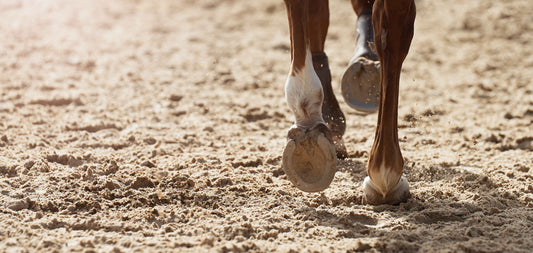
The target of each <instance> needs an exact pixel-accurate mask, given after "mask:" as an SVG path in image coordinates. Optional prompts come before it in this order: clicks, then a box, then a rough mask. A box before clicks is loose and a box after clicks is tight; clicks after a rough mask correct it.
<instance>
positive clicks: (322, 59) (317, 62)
mask: <svg viewBox="0 0 533 253" xmlns="http://www.w3.org/2000/svg"><path fill="white" fill-rule="evenodd" d="M328 4H329V3H328V0H310V1H309V19H308V23H307V26H308V31H309V46H310V49H311V53H312V59H313V68H314V69H315V72H316V74H317V75H318V78H319V79H320V83H321V84H322V91H323V92H324V102H323V104H322V117H323V118H324V121H325V122H326V125H327V126H328V127H329V129H331V133H332V137H333V142H334V144H335V150H336V153H337V157H338V158H346V157H347V155H348V154H347V153H346V148H345V146H344V142H343V140H342V136H343V135H344V132H345V131H346V119H345V117H344V114H343V113H342V111H341V109H340V107H339V103H338V102H337V98H335V94H334V92H333V89H332V87H331V73H330V70H329V64H328V57H327V55H326V53H325V52H324V44H325V42H326V35H327V33H328V26H329V6H328Z"/></svg>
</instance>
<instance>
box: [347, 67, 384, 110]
mask: <svg viewBox="0 0 533 253" xmlns="http://www.w3.org/2000/svg"><path fill="white" fill-rule="evenodd" d="M379 71H380V67H379V62H378V61H373V60H369V59H367V58H365V57H359V58H357V60H355V61H354V62H353V63H352V64H350V66H349V67H348V69H346V72H344V75H343V76H342V81H341V88H342V96H343V97H344V101H346V103H347V104H348V105H349V106H350V107H352V108H354V109H356V110H358V111H360V112H364V113H372V112H375V111H376V110H377V109H378V105H379V78H380V72H379Z"/></svg>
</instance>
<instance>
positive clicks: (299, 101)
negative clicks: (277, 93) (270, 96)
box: [285, 49, 324, 128]
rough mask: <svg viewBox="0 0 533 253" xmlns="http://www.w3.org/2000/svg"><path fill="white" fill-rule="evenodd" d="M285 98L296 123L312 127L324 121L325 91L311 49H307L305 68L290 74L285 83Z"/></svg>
mask: <svg viewBox="0 0 533 253" xmlns="http://www.w3.org/2000/svg"><path fill="white" fill-rule="evenodd" d="M285 98H286V99H287V104H288V105H289V108H290V109H291V111H292V112H293V113H294V117H295V121H296V125H297V126H299V127H303V128H311V127H314V126H316V125H317V124H319V123H324V119H323V118H322V101H323V100H324V93H323V91H322V85H321V83H320V79H318V76H317V74H316V72H315V69H314V68H313V60H312V58H311V51H310V50H309V49H307V52H306V57H305V65H304V66H303V68H302V69H301V70H300V71H298V72H296V73H294V75H292V73H291V75H289V78H288V79H287V82H286V83H285Z"/></svg>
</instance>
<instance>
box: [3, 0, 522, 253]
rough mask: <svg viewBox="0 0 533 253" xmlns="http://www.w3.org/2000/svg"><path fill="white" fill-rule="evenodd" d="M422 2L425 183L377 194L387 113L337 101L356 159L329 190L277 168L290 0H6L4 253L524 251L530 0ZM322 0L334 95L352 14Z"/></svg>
mask: <svg viewBox="0 0 533 253" xmlns="http://www.w3.org/2000/svg"><path fill="white" fill-rule="evenodd" d="M417 3H418V16H417V20H416V31H415V38H414V40H413V44H412V47H411V51H410V54H409V56H408V58H407V59H406V62H405V64H404V69H403V72H402V73H403V74H402V82H401V86H400V87H401V88H400V90H401V91H400V93H401V95H400V110H399V125H400V129H399V137H400V139H401V143H400V145H401V148H402V150H403V154H404V157H405V159H406V167H405V175H406V177H407V178H408V180H409V182H410V185H411V192H412V194H413V197H412V198H411V199H410V200H409V201H408V202H407V203H404V204H401V205H399V206H388V205H382V206H367V205H362V204H361V196H362V191H361V184H362V180H363V178H364V177H365V176H366V172H365V164H366V160H367V157H368V153H367V152H368V150H369V149H370V147H371V145H372V141H373V133H374V129H375V125H376V114H370V115H358V114H357V113H355V112H354V111H353V110H351V109H350V108H348V107H347V106H346V104H345V103H344V101H341V107H342V108H343V110H344V112H345V113H346V115H347V125H348V130H347V132H346V135H345V141H346V144H347V149H348V153H349V158H348V159H346V160H344V161H339V165H338V172H337V174H336V177H335V179H334V181H333V183H332V185H331V187H330V188H329V189H327V190H326V191H324V192H323V193H322V194H320V193H313V194H310V193H304V192H301V191H299V190H297V189H296V188H294V187H293V186H292V185H291V184H290V183H289V181H288V180H287V178H286V176H285V175H284V173H283V171H282V170H281V164H280V161H281V154H282V150H283V147H284V145H285V142H286V140H285V137H286V133H287V129H288V127H289V126H290V125H291V123H292V122H291V121H292V115H291V113H290V112H289V110H288V108H287V105H286V103H285V99H284V94H283V84H284V82H285V78H286V75H287V73H288V69H289V34H288V26H287V18H286V13H285V7H284V4H283V2H282V1H281V0H280V1H245V0H240V1H237V0H234V1H218V0H179V1H170V0H164V1H163V0H161V1H147V0H146V1H141V0H138V1H133V0H117V1H115V0H113V1H109V0H108V1H103V0H68V1H67V0H50V1H29V0H28V1H22V0H0V16H1V17H2V18H0V71H1V75H0V190H1V194H0V251H5V252H24V251H42V252H51V251H68V252H70V251H86V252H91V251H92V252H100V251H102V252H126V251H133V250H135V251H146V252H155V251H176V252H198V251H209V252H211V251H221V252H227V251H250V252H264V251H279V252H312V251H316V252H332V251H336V252H345V251H348V252H355V251H379V252H382V251H385V252H398V251H404V252H413V251H422V252H433V251H439V252H446V251H451V252H528V251H529V252H530V251H531V249H533V126H532V124H533V85H532V83H531V81H532V80H533V43H532V41H533V15H531V13H533V3H532V2H531V0H512V1H511V0H509V1H486V0H456V1H451V0H446V1H426V0H420V1H418V2H417ZM452 3H453V5H452ZM330 7H331V12H332V14H331V26H330V32H329V35H328V41H327V43H326V49H327V53H328V55H329V57H330V65H331V68H332V74H333V79H334V84H333V85H334V89H335V92H336V93H337V97H338V98H341V97H340V87H339V85H338V82H339V80H340V77H341V75H342V73H343V70H344V68H345V67H346V64H347V62H348V60H349V58H350V57H351V54H352V52H353V49H354V45H355V43H354V37H355V31H354V30H355V28H354V23H355V18H356V17H355V15H354V14H353V12H352V10H351V7H350V4H349V2H348V1H346V0H344V1H331V4H330ZM341 100H342V99H341Z"/></svg>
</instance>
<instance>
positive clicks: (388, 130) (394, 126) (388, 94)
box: [364, 0, 416, 204]
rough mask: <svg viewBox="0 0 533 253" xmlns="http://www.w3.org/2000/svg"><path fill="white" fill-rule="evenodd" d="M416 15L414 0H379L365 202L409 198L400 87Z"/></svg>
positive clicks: (375, 18)
mask: <svg viewBox="0 0 533 253" xmlns="http://www.w3.org/2000/svg"><path fill="white" fill-rule="evenodd" d="M415 16H416V9H415V2H414V0H376V2H375V3H374V9H373V13H372V21H373V24H374V32H375V33H374V34H375V36H374V41H375V42H376V50H377V55H378V58H379V62H380V64H381V75H380V96H379V102H380V103H379V109H378V122H377V128H376V135H375V138H374V144H373V146H372V149H371V151H370V155H369V160H368V167H367V173H368V177H367V178H365V181H364V192H365V199H366V202H367V203H369V204H382V203H387V204H397V203H399V202H403V201H406V200H407V198H409V195H410V194H409V186H408V183H407V180H406V179H405V178H404V177H402V170H403V157H402V153H401V151H400V146H399V144H398V123H397V122H398V91H399V83H400V72H401V68H402V63H403V61H404V59H405V57H406V56H407V53H408V52H409V46H410V45H411V40H412V38H413V30H414V20H415Z"/></svg>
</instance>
